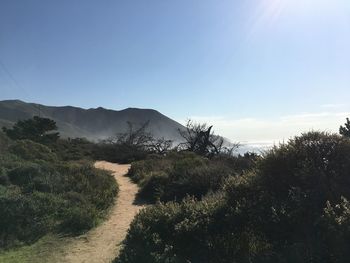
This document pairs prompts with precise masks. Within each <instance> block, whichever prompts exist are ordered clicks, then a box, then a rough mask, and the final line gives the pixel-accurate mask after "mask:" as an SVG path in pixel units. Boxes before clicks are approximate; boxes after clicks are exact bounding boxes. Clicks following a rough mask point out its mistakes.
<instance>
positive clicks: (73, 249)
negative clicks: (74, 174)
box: [61, 162, 142, 263]
mask: <svg viewBox="0 0 350 263" xmlns="http://www.w3.org/2000/svg"><path fill="white" fill-rule="evenodd" d="M95 166H96V167H97V168H100V169H105V170H111V171H112V172H113V175H114V177H115V179H116V180H117V182H118V184H119V194H118V198H117V202H116V204H115V205H114V206H113V208H112V209H111V211H110V215H109V217H108V219H107V220H106V221H105V222H103V223H102V224H101V225H100V226H98V227H97V228H95V229H93V230H91V231H89V232H88V233H86V234H85V235H82V236H79V237H76V238H74V239H73V240H72V242H71V244H70V246H69V248H68V249H67V251H65V253H64V259H63V260H62V261H61V262H67V263H85V262H86V263H107V262H108V263H109V262H111V260H113V259H114V258H115V257H116V255H117V254H118V251H119V249H120V245H121V242H122V241H123V240H124V238H125V236H126V233H127V230H128V228H129V225H130V223H131V221H132V220H133V218H134V217H135V215H136V214H137V212H138V211H139V210H140V209H141V208H142V206H139V205H135V204H134V200H135V196H136V193H137V191H138V188H137V185H136V184H134V183H132V182H131V181H130V179H129V178H128V177H125V176H124V175H125V174H126V173H127V171H128V169H129V167H130V166H129V165H120V164H112V163H108V162H97V163H96V164H95Z"/></svg>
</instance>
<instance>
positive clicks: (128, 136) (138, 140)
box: [106, 121, 154, 149]
mask: <svg viewBox="0 0 350 263" xmlns="http://www.w3.org/2000/svg"><path fill="white" fill-rule="evenodd" d="M127 124H128V128H127V130H126V132H123V133H118V134H117V135H115V136H114V137H111V138H109V139H108V140H107V141H106V142H108V143H111V144H119V145H127V146H131V147H136V148H140V149H146V148H147V147H148V145H150V144H151V142H152V141H153V140H154V138H153V136H152V134H151V133H150V132H148V131H147V128H148V126H149V121H146V122H145V123H143V124H142V125H141V126H140V127H137V128H135V126H134V124H133V123H132V122H129V121H128V122H127Z"/></svg>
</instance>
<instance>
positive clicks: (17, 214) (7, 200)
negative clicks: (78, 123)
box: [0, 140, 118, 248]
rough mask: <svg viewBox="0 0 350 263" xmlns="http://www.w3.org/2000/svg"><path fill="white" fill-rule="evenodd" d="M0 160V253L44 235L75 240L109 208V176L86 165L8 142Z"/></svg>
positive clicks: (113, 185)
mask: <svg viewBox="0 0 350 263" xmlns="http://www.w3.org/2000/svg"><path fill="white" fill-rule="evenodd" d="M9 150H10V151H11V152H10V153H9V152H5V153H2V154H0V211H1V216H0V247H1V248H10V247H13V246H16V245H20V244H23V243H32V242H34V241H36V240H37V239H38V238H40V237H42V236H43V235H45V234H47V233H49V232H63V233H69V234H74V235H75V234H80V233H82V232H85V231H87V230H89V229H90V228H91V227H94V226H95V225H96V224H97V223H98V222H99V220H100V219H101V218H103V217H104V216H105V214H106V211H107V209H108V208H109V207H110V206H111V205H112V204H113V202H114V198H115V196H116V194H117V191H118V186H117V184H116V181H115V180H114V178H113V176H112V175H111V174H109V173H108V172H106V171H102V170H99V169H96V168H94V167H93V166H92V164H91V163H90V162H86V161H85V162H84V161H81V162H77V161H75V162H61V161H58V158H57V156H56V155H55V154H54V153H53V152H52V151H51V150H50V149H49V148H48V147H46V146H44V145H40V144H38V143H34V142H31V141H28V140H22V141H21V140H19V141H16V142H11V145H10V147H9Z"/></svg>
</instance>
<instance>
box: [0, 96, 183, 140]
mask: <svg viewBox="0 0 350 263" xmlns="http://www.w3.org/2000/svg"><path fill="white" fill-rule="evenodd" d="M39 109H40V110H39ZM39 112H40V114H41V116H42V117H46V118H50V119H53V120H55V121H56V123H57V126H58V128H59V132H60V133H61V136H62V137H71V138H75V137H85V138H87V139H89V140H99V139H105V138H108V137H110V136H112V135H114V134H116V133H120V132H124V131H125V130H126V128H127V121H129V122H132V123H134V124H135V125H139V124H142V123H145V122H146V121H150V124H149V131H150V132H151V133H152V134H153V135H154V136H155V137H165V138H167V139H172V140H174V141H178V140H180V138H179V134H178V131H177V130H178V129H183V128H184V127H183V126H182V125H181V124H179V123H178V122H176V121H174V120H172V119H170V118H168V117H166V116H165V115H163V114H161V113H159V112H158V111H156V110H152V109H138V108H127V109H124V110H120V111H115V110H109V109H105V108H102V107H99V108H96V109H82V108H78V107H72V106H62V107H53V106H45V105H40V104H34V103H26V102H23V101H20V100H4V101H0V127H2V126H11V125H12V124H13V123H15V122H16V121H18V120H24V119H28V118H31V117H33V116H35V115H39Z"/></svg>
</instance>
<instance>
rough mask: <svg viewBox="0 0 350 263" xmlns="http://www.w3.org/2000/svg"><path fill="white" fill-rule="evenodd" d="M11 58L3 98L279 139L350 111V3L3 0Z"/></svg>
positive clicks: (4, 71) (1, 75)
mask: <svg viewBox="0 0 350 263" xmlns="http://www.w3.org/2000/svg"><path fill="white" fill-rule="evenodd" d="M0 61H1V63H2V65H0V91H1V93H0V99H12V98H17V99H22V100H25V101H30V102H38V103H43V104H48V105H74V106H81V107H85V108H89V107H98V106H103V107H106V108H113V109H122V108H126V107H140V108H154V109H157V110H159V111H160V112H162V113H164V114H166V115H168V116H170V117H172V118H174V119H176V120H179V121H183V120H184V119H186V118H187V117H194V118H195V119H198V120H203V121H207V122H212V123H214V124H216V125H217V131H218V132H220V133H222V134H224V135H226V136H228V137H230V138H231V139H233V140H240V141H275V140H280V139H284V138H287V137H288V136H290V135H291V134H295V133H297V132H299V131H301V130H305V129H312V128H314V129H327V128H329V129H330V130H334V129H335V128H336V127H335V124H336V123H338V122H339V121H340V120H343V118H344V117H345V116H346V115H347V114H348V112H350V106H349V99H350V1H349V0H230V1H225V0H223V1H221V0H196V1H194V0H176V1H168V0H157V1H156V0H149V1H144V0H139V1H132V0H125V1H122V0H118V1H117V0H113V1H109V0H103V1H98V0H94V1H92V0H80V1H79V0H60V1H54V0H40V1H39V0H21V1H20V0H1V1H0ZM310 118H311V120H310ZM336 118H338V119H336ZM290 120H292V123H293V121H295V123H294V124H293V125H294V126H293V127H290V126H288V125H290V124H288V125H286V124H287V123H290ZM335 120H336V121H337V122H335ZM332 121H333V122H332ZM339 124H340V123H339Z"/></svg>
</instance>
